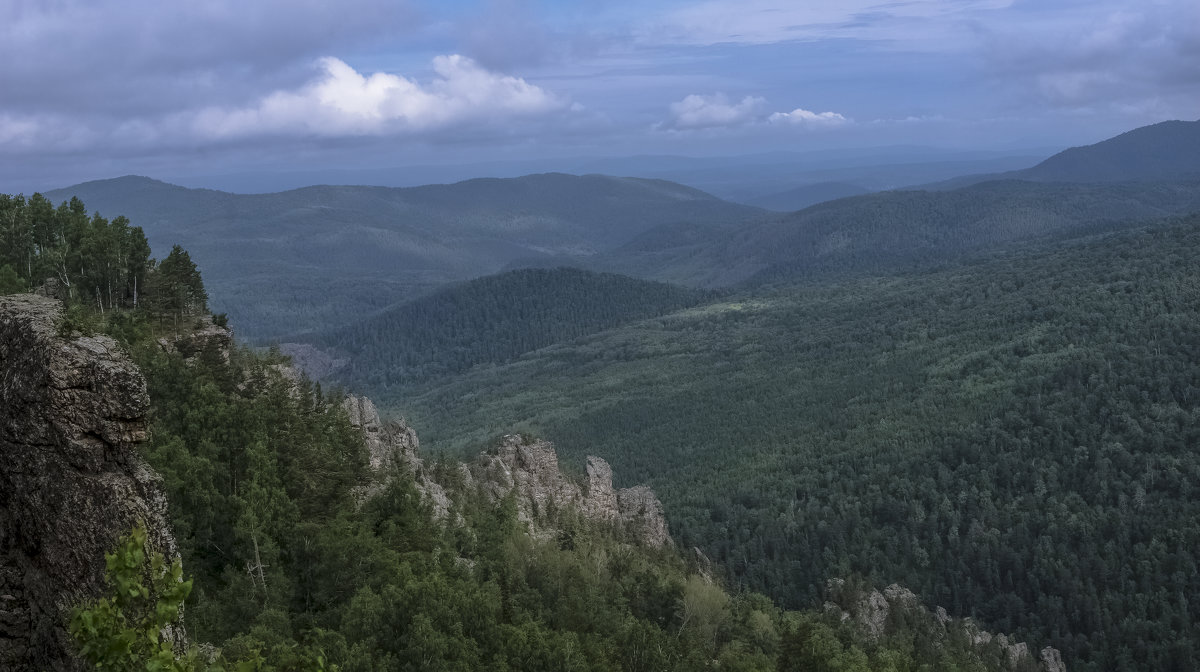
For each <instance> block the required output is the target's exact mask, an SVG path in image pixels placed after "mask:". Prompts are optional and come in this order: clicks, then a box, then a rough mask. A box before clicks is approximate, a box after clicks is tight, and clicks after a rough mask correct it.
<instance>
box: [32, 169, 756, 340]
mask: <svg viewBox="0 0 1200 672" xmlns="http://www.w3.org/2000/svg"><path fill="white" fill-rule="evenodd" d="M76 195H78V196H79V197H80V198H81V199H83V200H84V201H86V202H87V203H88V204H89V205H90V206H91V207H92V208H94V209H96V210H99V211H100V212H104V213H108V212H124V213H126V215H127V216H128V217H130V218H131V219H132V220H133V221H136V222H138V223H139V225H140V226H141V227H142V228H143V229H144V230H145V232H146V237H147V238H148V239H149V241H150V245H151V246H152V248H153V249H154V251H155V253H156V254H158V255H162V254H164V253H165V251H166V250H168V249H169V247H168V246H169V245H171V244H175V243H179V244H182V245H183V246H184V247H186V248H187V249H188V250H189V251H190V253H191V254H192V255H193V258H194V259H195V260H196V262H197V263H198V264H199V265H200V267H201V269H202V270H203V271H204V274H205V278H206V279H207V281H208V282H209V285H210V287H211V288H212V290H213V295H214V296H217V297H219V300H218V302H217V303H216V304H215V305H216V306H217V308H218V309H220V310H225V311H227V312H229V314H230V317H231V320H232V322H233V323H234V325H235V326H236V327H237V328H238V329H239V330H240V331H241V332H242V333H244V334H246V335H249V336H254V337H269V336H281V335H285V334H295V333H298V332H301V331H309V330H313V329H317V328H327V327H328V326H329V325H335V324H345V323H347V322H350V321H353V320H356V319H360V318H362V317H365V316H366V315H368V314H370V313H371V312H373V311H375V310H378V309H381V308H384V307H386V306H390V305H393V304H395V303H398V302H401V301H404V300H407V299H410V298H414V297H415V296H418V295H420V294H423V293H425V292H427V291H429V290H431V289H433V288H435V287H438V286H440V285H443V284H446V283H449V282H455V281H461V280H465V279H468V278H472V277H477V276H480V275H486V274H489V273H495V272H497V271H500V270H502V269H504V268H505V267H506V266H508V265H509V264H511V263H514V262H522V263H526V262H535V261H536V260H538V259H544V258H556V259H557V258H562V259H565V260H569V259H576V258H586V257H587V256H589V255H592V254H594V253H597V252H600V251H603V250H608V249H612V248H615V247H617V246H619V245H621V244H623V243H625V242H627V241H628V240H630V239H632V238H634V237H635V236H637V235H638V234H640V233H641V232H643V231H646V230H649V229H652V228H654V227H656V226H659V225H662V224H669V223H677V222H689V223H695V224H702V225H712V226H717V227H718V228H721V227H728V226H732V225H735V224H738V223H740V222H741V221H743V220H745V219H746V218H749V217H754V216H756V215H757V214H759V213H760V212H761V211H760V210H758V209H757V208H752V207H749V206H743V205H736V204H733V203H727V202H725V201H721V200H719V199H716V198H714V197H712V196H710V195H708V194H705V193H703V192H700V191H697V190H695V189H691V188H688V187H685V186H682V185H679V184H674V183H671V182H663V181H657V180H639V179H633V178H614V177H605V176H599V175H589V176H583V177H577V176H573V175H561V174H546V175H530V176H527V177H522V178H516V179H503V180H501V179H479V180H469V181H466V182H461V183H458V184H453V185H429V186H424V187H413V188H407V189H393V188H384V187H328V186H326V187H308V188H305V189H297V190H294V191H288V192H282V193H278V194H229V193H224V192H219V191H211V190H203V189H184V188H182V187H176V186H173V185H169V184H164V183H162V182H157V181H155V180H150V179H147V178H137V177H123V178H118V179H115V180H102V181H98V182H89V183H86V184H81V185H77V186H74V187H70V188H68V189H62V190H58V191H53V192H49V193H48V194H47V196H48V197H49V198H50V199H51V200H54V201H57V200H62V199H67V198H70V197H72V196H76Z"/></svg>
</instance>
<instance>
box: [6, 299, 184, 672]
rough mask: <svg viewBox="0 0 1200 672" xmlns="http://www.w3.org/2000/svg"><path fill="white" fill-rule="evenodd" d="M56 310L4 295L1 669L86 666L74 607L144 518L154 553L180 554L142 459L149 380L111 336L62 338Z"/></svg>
mask: <svg viewBox="0 0 1200 672" xmlns="http://www.w3.org/2000/svg"><path fill="white" fill-rule="evenodd" d="M60 312H61V308H60V304H59V303H58V302H57V301H55V300H53V299H49V298H45V297H38V296H31V295H18V296H5V297H0V460H2V462H3V468H2V469H0V669H2V670H73V669H81V666H80V664H79V663H78V662H77V661H75V660H74V659H73V657H72V655H71V651H72V645H71V643H70V642H69V641H68V640H69V636H68V635H67V633H66V630H65V627H64V626H65V623H66V621H67V619H68V617H69V613H70V608H71V607H72V606H73V605H74V604H76V603H78V602H79V601H81V600H83V599H85V598H88V597H93V596H95V595H97V594H98V593H99V592H101V590H102V588H103V577H104V554H105V553H107V552H110V551H111V550H112V548H113V546H114V545H115V543H116V541H117V539H118V538H119V537H120V536H121V535H123V534H125V533H126V532H128V531H129V530H130V529H131V528H133V527H134V526H136V525H137V524H138V523H139V522H144V523H145V525H146V528H147V533H148V534H147V536H148V539H149V544H150V546H151V548H152V550H155V551H158V552H161V553H163V554H164V555H166V556H167V557H176V556H177V555H178V553H177V551H176V548H175V540H174V538H173V537H172V536H171V532H170V527H169V525H168V522H167V515H166V507H167V503H166V498H165V496H164V494H163V490H162V488H161V484H160V479H159V477H158V476H157V474H155V473H154V472H153V471H152V470H151V469H150V468H149V467H148V466H147V465H146V464H145V463H144V462H143V461H142V460H141V458H140V457H139V456H138V444H139V443H140V442H142V441H144V440H145V439H146V434H147V424H146V411H147V408H148V407H149V399H148V397H147V395H146V383H145V380H144V379H143V378H142V376H141V374H140V373H139V372H138V370H137V368H136V367H135V366H134V365H133V363H132V362H130V361H129V359H128V358H127V357H126V356H125V355H124V353H122V352H121V351H120V350H119V348H118V347H117V344H116V342H114V341H113V340H112V339H109V338H107V337H103V336H96V337H75V338H64V337H61V336H59V335H58V333H57V323H58V322H59V318H60ZM183 637H184V635H183V633H182V631H180V632H179V633H176V638H177V643H180V644H181V643H182V641H183Z"/></svg>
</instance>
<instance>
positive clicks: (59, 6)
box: [0, 0, 421, 115]
mask: <svg viewBox="0 0 1200 672" xmlns="http://www.w3.org/2000/svg"><path fill="white" fill-rule="evenodd" d="M420 20H421V19H420V15H419V13H418V12H417V11H415V10H414V9H412V8H411V7H410V6H409V5H408V4H407V3H404V2H397V1H396V0H344V1H343V2H338V3H324V2H294V1H292V0H262V1H256V2H238V1H235V0H205V1H204V2H190V3H175V2H157V1H154V0H117V1H113V0H109V1H107V2H93V1H89V0H63V1H61V2H52V3H33V2H18V3H16V4H12V5H6V4H3V3H0V63H3V64H4V66H3V67H0V90H3V91H4V92H5V94H6V95H5V100H4V103H3V105H4V108H5V110H6V111H9V112H14V113H20V112H23V111H36V112H39V113H47V112H57V111H64V112H74V111H77V110H79V109H80V107H81V106H86V107H87V108H88V109H89V110H91V111H93V112H94V113H95V114H99V115H103V114H129V113H133V114H138V113H142V114H144V113H150V114H153V113H154V112H157V111H163V110H168V109H172V108H180V107H186V106H188V105H191V104H194V103H195V102H196V101H197V100H203V101H204V102H206V103H222V102H228V101H235V100H242V99H245V98H246V97H248V96H252V95H258V94H261V93H262V91H263V90H264V89H267V90H269V89H271V88H288V87H289V86H293V85H295V84H296V83H298V81H300V80H301V79H302V78H303V77H304V76H305V75H306V72H305V69H306V66H307V61H310V60H311V59H312V58H315V57H317V56H321V55H326V54H329V53H335V52H338V53H340V52H344V51H345V50H346V49H347V48H348V47H355V48H360V47H361V46H362V45H364V44H370V43H372V42H375V41H378V40H380V39H383V38H386V37H389V36H394V35H396V34H404V33H407V32H409V31H411V30H413V29H414V28H415V27H416V26H417V25H419V23H420Z"/></svg>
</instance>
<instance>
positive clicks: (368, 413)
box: [342, 394, 421, 470]
mask: <svg viewBox="0 0 1200 672" xmlns="http://www.w3.org/2000/svg"><path fill="white" fill-rule="evenodd" d="M342 408H344V409H346V414H347V415H349V416H350V424H352V425H354V426H355V427H358V428H359V429H361V430H362V432H363V436H364V437H365V438H366V440H367V450H368V451H369V452H370V455H371V468H372V469H375V470H379V469H383V468H384V467H386V466H388V465H389V464H391V463H392V462H393V461H395V460H399V461H401V462H404V463H406V464H408V465H409V466H413V467H415V466H417V464H418V463H419V461H420V458H418V457H417V450H418V449H419V448H420V447H421V443H420V441H419V440H418V439H417V433H416V432H415V431H413V429H412V428H411V427H409V426H408V425H407V424H405V423H403V422H388V423H386V424H385V423H384V422H383V420H381V419H380V417H379V410H378V409H376V408H375V404H374V402H372V401H371V400H370V399H368V398H366V397H359V396H356V395H353V394H352V395H350V396H348V397H346V399H345V400H344V401H342Z"/></svg>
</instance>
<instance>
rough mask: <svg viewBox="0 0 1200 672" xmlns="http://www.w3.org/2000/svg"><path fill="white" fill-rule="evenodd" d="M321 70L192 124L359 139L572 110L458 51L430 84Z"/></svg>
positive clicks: (238, 131) (232, 132)
mask: <svg viewBox="0 0 1200 672" xmlns="http://www.w3.org/2000/svg"><path fill="white" fill-rule="evenodd" d="M319 66H320V69H321V70H322V74H321V75H320V76H319V77H318V78H317V79H315V80H314V81H312V82H310V83H308V84H305V85H304V86H302V87H300V88H299V89H298V90H294V91H276V92H274V93H272V94H270V95H268V96H266V97H264V98H263V99H262V100H260V101H258V102H257V103H256V104H254V105H252V106H249V107H243V108H236V109H222V108H208V109H205V110H202V111H201V112H199V113H198V114H196V116H195V118H194V120H193V121H192V122H191V124H190V126H191V128H192V130H193V131H194V133H195V135H196V136H198V137H203V138H212V139H227V138H238V137H246V136H255V135H280V134H285V135H302V136H321V137H339V136H361V135H397V134H415V133H422V132H428V131H437V130H441V129H444V128H448V127H453V126H459V125H464V124H476V125H482V126H487V125H491V124H494V123H496V122H503V121H507V120H513V119H530V118H537V117H542V116H547V115H552V114H554V113H559V112H563V111H565V110H569V109H570V107H571V105H570V103H569V101H567V100H566V99H564V98H560V97H559V96H556V95H554V94H552V93H550V92H548V91H546V90H545V89H542V88H541V87H538V86H535V85H533V84H530V83H529V82H526V81H525V80H524V79H521V78H519V77H512V76H509V75H503V74H500V73H496V72H492V71H489V70H486V69H484V68H482V67H480V66H479V65H477V64H476V63H475V62H474V61H472V60H471V59H469V58H466V57H464V56H461V55H451V56H438V57H437V58H435V59H434V61H433V70H434V73H435V78H434V79H433V80H432V81H430V82H429V83H428V84H424V85H423V84H421V83H419V82H417V81H415V80H413V79H409V78H407V77H403V76H400V75H394V74H389V73H384V72H376V73H373V74H370V75H364V74H361V73H359V72H358V71H356V70H355V69H354V68H352V67H350V66H349V65H347V64H346V63H345V62H343V61H341V60H339V59H337V58H333V57H327V58H323V59H321V60H320V62H319Z"/></svg>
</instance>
